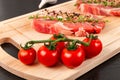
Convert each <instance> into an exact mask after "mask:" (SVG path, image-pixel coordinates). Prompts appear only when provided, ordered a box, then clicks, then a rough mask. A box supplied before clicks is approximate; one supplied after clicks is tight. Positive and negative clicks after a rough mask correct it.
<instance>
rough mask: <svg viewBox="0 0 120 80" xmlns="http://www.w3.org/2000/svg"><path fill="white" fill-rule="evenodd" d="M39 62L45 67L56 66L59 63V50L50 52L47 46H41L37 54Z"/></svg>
mask: <svg viewBox="0 0 120 80" xmlns="http://www.w3.org/2000/svg"><path fill="white" fill-rule="evenodd" d="M37 55H38V61H39V62H40V63H42V64H43V65H45V66H48V67H50V66H54V65H56V64H57V63H58V62H59V56H60V55H59V53H58V51H57V49H55V50H49V49H48V48H47V47H46V46H45V45H43V46H41V47H40V48H39V50H38V52H37Z"/></svg>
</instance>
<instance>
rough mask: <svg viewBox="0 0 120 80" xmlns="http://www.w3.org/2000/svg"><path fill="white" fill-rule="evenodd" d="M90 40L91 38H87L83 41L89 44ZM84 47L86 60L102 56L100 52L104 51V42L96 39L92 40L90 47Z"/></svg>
mask: <svg viewBox="0 0 120 80" xmlns="http://www.w3.org/2000/svg"><path fill="white" fill-rule="evenodd" d="M89 39H90V38H85V39H84V40H83V41H84V42H88V41H89ZM82 47H83V49H84V51H85V54H86V58H92V57H95V56H97V55H98V54H100V52H101V51H102V42H101V40H100V39H98V38H96V39H92V40H91V43H90V45H89V46H84V45H83V46H82Z"/></svg>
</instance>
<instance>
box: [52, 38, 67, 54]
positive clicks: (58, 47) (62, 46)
mask: <svg viewBox="0 0 120 80" xmlns="http://www.w3.org/2000/svg"><path fill="white" fill-rule="evenodd" d="M50 39H51V40H56V38H55V37H53V36H52V37H51V38H50ZM65 45H66V43H65V42H57V44H56V48H57V50H58V52H59V53H61V52H62V50H63V49H64V48H65Z"/></svg>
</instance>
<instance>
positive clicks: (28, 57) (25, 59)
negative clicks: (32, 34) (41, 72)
mask: <svg viewBox="0 0 120 80" xmlns="http://www.w3.org/2000/svg"><path fill="white" fill-rule="evenodd" d="M18 59H19V60H20V61H21V62H22V63H24V64H28V65H29V64H33V63H34V61H35V59H36V51H35V50H34V49H33V48H29V49H22V48H21V49H20V50H19V52H18Z"/></svg>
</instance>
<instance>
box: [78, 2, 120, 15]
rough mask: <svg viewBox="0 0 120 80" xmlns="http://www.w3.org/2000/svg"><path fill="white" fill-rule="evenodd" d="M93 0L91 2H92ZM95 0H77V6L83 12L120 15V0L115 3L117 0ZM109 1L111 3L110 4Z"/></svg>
mask: <svg viewBox="0 0 120 80" xmlns="http://www.w3.org/2000/svg"><path fill="white" fill-rule="evenodd" d="M90 1H91V2H90ZM93 1H94V0H86V1H83V0H77V2H76V4H77V8H78V9H79V10H80V12H81V13H82V14H93V15H102V16H120V1H118V2H117V3H116V5H112V4H115V2H112V0H111V2H109V0H108V1H102V0H99V1H101V2H93ZM96 1H97V0H96ZM103 2H104V3H103ZM108 3H109V4H108Z"/></svg>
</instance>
